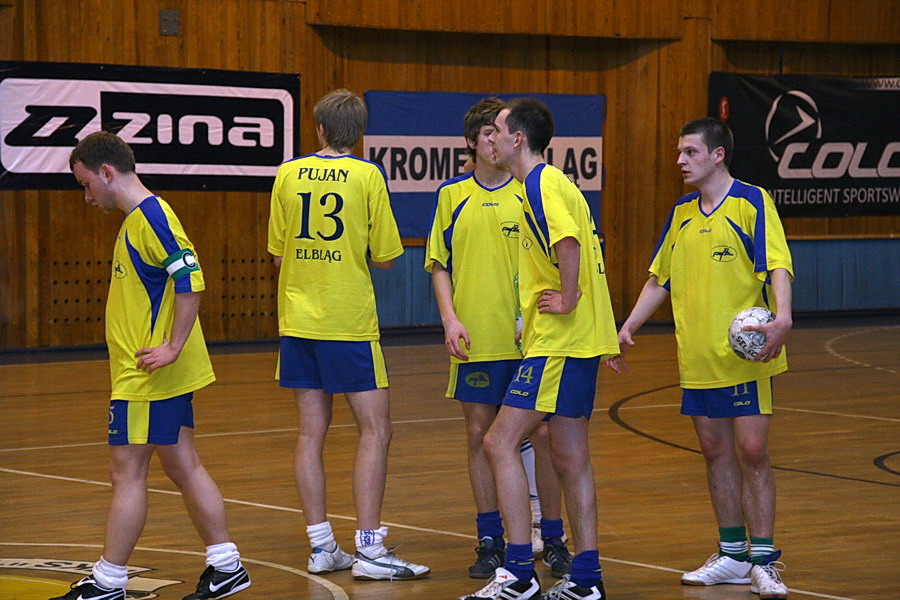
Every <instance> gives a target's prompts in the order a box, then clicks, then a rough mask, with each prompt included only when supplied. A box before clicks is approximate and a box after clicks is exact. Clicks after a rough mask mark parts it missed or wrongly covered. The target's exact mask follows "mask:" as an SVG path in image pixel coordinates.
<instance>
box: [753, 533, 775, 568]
mask: <svg viewBox="0 0 900 600" xmlns="http://www.w3.org/2000/svg"><path fill="white" fill-rule="evenodd" d="M773 552H775V542H774V540H773V539H772V538H760V537H751V538H750V562H752V563H753V564H754V565H761V564H762V563H763V560H762V559H763V557H765V556H768V555H770V554H772V553H773Z"/></svg>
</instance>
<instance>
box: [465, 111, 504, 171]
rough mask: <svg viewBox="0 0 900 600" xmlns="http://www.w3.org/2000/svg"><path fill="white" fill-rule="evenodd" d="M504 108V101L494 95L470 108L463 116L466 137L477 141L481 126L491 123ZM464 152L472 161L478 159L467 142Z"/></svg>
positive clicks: (471, 140)
mask: <svg viewBox="0 0 900 600" xmlns="http://www.w3.org/2000/svg"><path fill="white" fill-rule="evenodd" d="M504 108H506V102H504V101H503V100H501V99H500V98H496V97H491V98H485V99H484V100H482V101H481V102H479V103H478V104H476V105H475V106H473V107H472V108H470V109H469V111H468V112H467V113H466V116H465V117H463V127H464V129H465V133H466V139H467V140H469V141H470V142H473V143H475V142H477V141H478V134H479V132H481V128H482V127H484V126H485V125H493V124H494V120H496V118H497V115H499V114H500V111H501V110H503V109H504ZM466 152H467V153H468V154H469V158H471V159H472V162H475V161H476V160H477V159H478V157H477V156H476V152H475V149H474V148H472V147H470V146H469V144H466Z"/></svg>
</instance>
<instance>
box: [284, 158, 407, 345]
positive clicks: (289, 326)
mask: <svg viewBox="0 0 900 600" xmlns="http://www.w3.org/2000/svg"><path fill="white" fill-rule="evenodd" d="M268 250H269V252H270V253H272V254H274V255H276V256H281V257H282V263H281V271H280V273H279V276H278V332H279V334H280V335H282V336H291V337H300V338H308V339H317V340H345V341H365V340H377V339H378V338H379V331H378V315H377V313H376V310H375V291H374V289H373V287H372V276H371V274H370V273H369V267H368V264H367V262H366V261H367V259H371V260H372V261H374V262H385V261H388V260H391V259H393V258H396V257H398V256H400V255H401V254H403V246H402V245H401V243H400V233H399V231H398V230H397V223H396V221H395V220H394V214H393V213H392V212H391V203H390V198H389V196H388V188H387V179H386V177H385V175H384V172H383V171H382V170H381V169H380V168H379V167H378V166H377V165H375V164H374V163H371V162H369V161H366V160H362V159H360V158H357V157H355V156H350V155H346V156H337V157H332V156H320V155H318V154H310V155H308V156H303V157H300V158H296V159H294V160H291V161H288V162H286V163H284V164H282V165H281V167H279V169H278V173H277V175H276V176H275V184H274V186H273V188H272V201H271V212H270V215H269V236H268Z"/></svg>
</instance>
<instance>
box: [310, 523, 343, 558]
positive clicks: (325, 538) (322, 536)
mask: <svg viewBox="0 0 900 600" xmlns="http://www.w3.org/2000/svg"><path fill="white" fill-rule="evenodd" d="M306 535H307V536H308V537H309V545H310V546H312V547H313V548H322V549H323V550H325V551H326V552H334V549H335V548H337V542H336V541H334V532H333V531H332V530H331V523H329V522H328V521H323V522H321V523H318V524H316V525H309V526H308V527H307V528H306Z"/></svg>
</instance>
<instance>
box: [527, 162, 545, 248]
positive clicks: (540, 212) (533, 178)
mask: <svg viewBox="0 0 900 600" xmlns="http://www.w3.org/2000/svg"><path fill="white" fill-rule="evenodd" d="M546 166H547V163H542V164H539V165H538V166H536V167H535V168H534V169H532V170H531V173H529V174H528V176H527V177H526V178H525V196H526V197H527V198H528V204H529V205H530V206H531V212H532V213H534V219H535V223H531V221H529V222H528V225H529V226H531V228H532V229H534V228H535V226H536V227H537V228H538V229H539V230H540V232H541V234H542V236H543V239H544V240H546V243H545V244H541V247H542V248H544V251H545V252H546V251H547V249H549V248H550V228H549V227H548V226H547V215H545V214H544V197H543V195H542V194H541V171H543V170H544V167H546ZM525 216H526V218H527V217H528V214H527V213H526V214H525ZM537 233H538V232H537V231H535V234H537Z"/></svg>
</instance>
